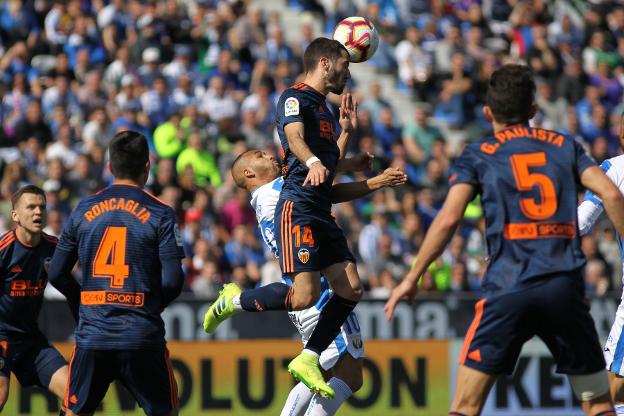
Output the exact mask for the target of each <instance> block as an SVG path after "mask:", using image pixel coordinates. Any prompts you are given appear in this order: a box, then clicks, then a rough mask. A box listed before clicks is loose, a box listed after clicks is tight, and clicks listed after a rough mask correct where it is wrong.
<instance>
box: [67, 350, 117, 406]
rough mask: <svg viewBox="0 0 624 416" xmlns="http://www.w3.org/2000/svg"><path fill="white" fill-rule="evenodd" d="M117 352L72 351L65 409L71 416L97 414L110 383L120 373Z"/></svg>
mask: <svg viewBox="0 0 624 416" xmlns="http://www.w3.org/2000/svg"><path fill="white" fill-rule="evenodd" d="M118 354H119V352H118V351H96V350H87V349H83V348H79V347H74V351H73V353H72V357H71V359H70V361H69V381H68V383H67V386H68V387H67V390H66V391H65V398H64V400H63V404H64V406H65V407H66V408H67V409H68V410H71V411H72V412H73V413H74V414H77V415H85V414H91V413H93V412H95V411H96V409H97V407H98V405H99V404H100V402H101V401H102V399H104V396H105V395H106V392H107V391H108V387H109V386H110V383H112V382H113V380H115V379H116V378H117V375H118V373H119V364H118V358H117V355H118Z"/></svg>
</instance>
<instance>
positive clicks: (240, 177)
mask: <svg viewBox="0 0 624 416" xmlns="http://www.w3.org/2000/svg"><path fill="white" fill-rule="evenodd" d="M249 152H251V150H247V151H246V152H243V153H241V154H240V155H238V156H237V157H236V159H234V162H232V167H231V169H230V173H232V178H234V183H235V184H236V186H238V187H239V188H244V187H245V175H244V174H243V171H242V168H240V167H239V165H240V164H241V163H243V162H244V161H245V159H247V154H248V153H249Z"/></svg>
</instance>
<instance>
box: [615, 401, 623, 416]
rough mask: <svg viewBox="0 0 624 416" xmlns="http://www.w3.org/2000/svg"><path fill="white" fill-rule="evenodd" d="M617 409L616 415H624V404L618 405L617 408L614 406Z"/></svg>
mask: <svg viewBox="0 0 624 416" xmlns="http://www.w3.org/2000/svg"><path fill="white" fill-rule="evenodd" d="M613 407H614V408H615V414H616V415H624V404H623V403H616V405H615V406H613Z"/></svg>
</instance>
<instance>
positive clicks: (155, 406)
mask: <svg viewBox="0 0 624 416" xmlns="http://www.w3.org/2000/svg"><path fill="white" fill-rule="evenodd" d="M120 365H121V371H120V380H121V381H122V383H123V384H124V385H125V386H126V388H127V389H128V391H129V392H130V393H131V394H132V395H133V396H134V398H135V399H136V400H137V402H139V405H141V407H142V408H143V410H144V411H145V413H146V414H147V415H148V416H152V415H153V416H162V415H169V414H177V409H178V404H179V398H178V384H177V382H176V379H175V377H174V373H173V367H172V365H171V359H170V358H169V350H167V349H166V348H163V349H155V350H136V351H124V352H122V354H121V355H120Z"/></svg>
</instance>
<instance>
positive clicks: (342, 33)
mask: <svg viewBox="0 0 624 416" xmlns="http://www.w3.org/2000/svg"><path fill="white" fill-rule="evenodd" d="M332 38H334V39H335V40H337V41H338V42H340V43H342V44H343V45H344V47H345V48H347V51H349V60H350V61H351V62H364V61H366V60H368V59H369V58H370V57H371V56H373V54H374V53H375V51H376V50H377V46H378V45H379V34H378V33H377V29H375V26H373V24H372V23H371V22H370V21H369V20H368V19H365V18H363V17H357V16H356V17H347V18H346V19H343V20H341V21H340V23H338V24H337V25H336V27H335V28H334V34H333V35H332Z"/></svg>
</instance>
